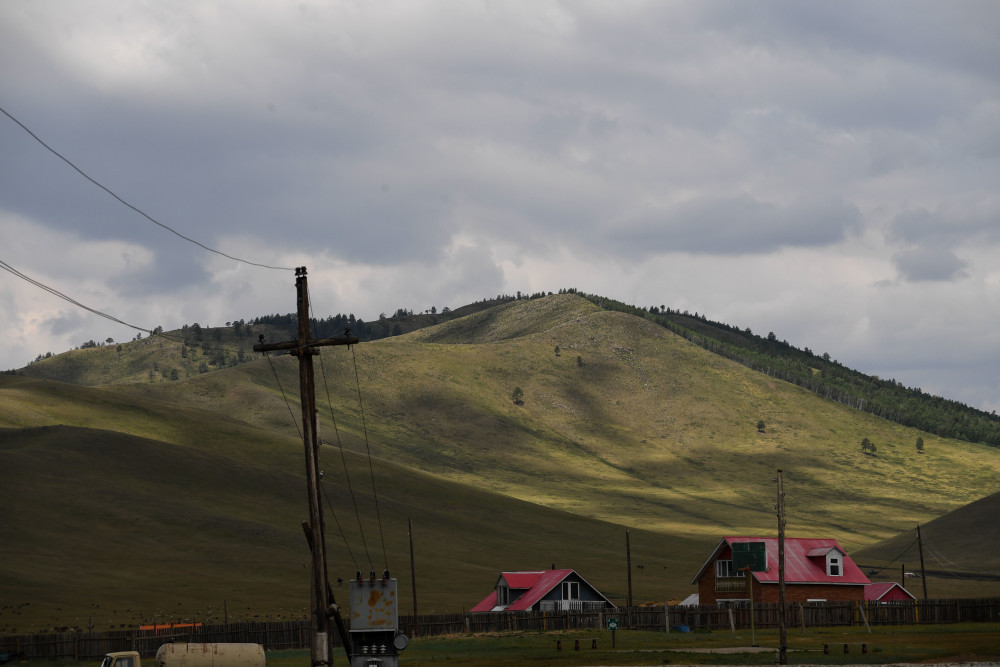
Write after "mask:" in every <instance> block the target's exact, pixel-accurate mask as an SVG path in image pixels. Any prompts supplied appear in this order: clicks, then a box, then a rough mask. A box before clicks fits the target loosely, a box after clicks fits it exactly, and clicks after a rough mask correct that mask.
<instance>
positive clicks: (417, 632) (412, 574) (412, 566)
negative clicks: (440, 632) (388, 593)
mask: <svg viewBox="0 0 1000 667" xmlns="http://www.w3.org/2000/svg"><path fill="white" fill-rule="evenodd" d="M407 523H408V524H409V529H410V530H409V532H410V581H411V582H412V583H413V624H414V625H413V636H414V637H417V636H419V635H420V617H419V616H417V565H416V563H415V562H414V560H413V519H407Z"/></svg>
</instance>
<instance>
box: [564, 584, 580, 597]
mask: <svg viewBox="0 0 1000 667" xmlns="http://www.w3.org/2000/svg"><path fill="white" fill-rule="evenodd" d="M562 599H563V600H579V599H580V582H579V581H564V582H563V583H562Z"/></svg>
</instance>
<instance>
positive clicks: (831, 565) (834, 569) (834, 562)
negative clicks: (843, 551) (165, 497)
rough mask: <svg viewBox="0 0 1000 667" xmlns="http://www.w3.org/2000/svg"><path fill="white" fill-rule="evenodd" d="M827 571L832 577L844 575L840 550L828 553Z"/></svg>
mask: <svg viewBox="0 0 1000 667" xmlns="http://www.w3.org/2000/svg"><path fill="white" fill-rule="evenodd" d="M826 573H827V574H828V575H829V576H831V577H842V576H844V565H843V563H842V562H841V558H840V552H839V551H836V550H833V551H831V552H830V553H828V554H827V555H826Z"/></svg>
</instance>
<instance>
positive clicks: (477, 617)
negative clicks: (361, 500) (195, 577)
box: [0, 598, 1000, 661]
mask: <svg viewBox="0 0 1000 667" xmlns="http://www.w3.org/2000/svg"><path fill="white" fill-rule="evenodd" d="M779 609H780V605H778V604H777V603H768V604H763V603H761V604H756V605H754V607H753V610H752V613H753V618H752V619H751V609H750V607H749V606H740V607H727V606H724V605H701V606H694V607H669V608H667V607H664V606H659V607H619V608H618V609H612V610H591V611H548V612H489V613H483V614H469V613H460V614H435V615H426V616H417V617H413V616H400V618H399V626H400V630H401V631H402V632H404V633H406V634H408V635H409V636H411V637H414V636H421V637H429V636H437V635H453V634H466V633H503V632H519V631H564V630H582V629H586V630H604V629H605V628H606V627H607V620H608V619H609V618H614V619H617V621H618V629H619V630H646V631H658V632H667V631H676V630H677V629H678V628H679V626H686V627H687V628H689V629H690V630H693V631H699V630H715V631H729V630H731V629H736V630H745V629H748V628H750V625H751V621H752V622H753V625H754V626H755V627H756V628H759V629H766V628H771V629H773V628H777V627H778V620H779V616H778V612H779ZM785 622H786V624H787V627H788V628H789V629H794V628H799V627H801V628H803V629H804V628H816V627H837V626H864V625H865V623H866V622H867V623H868V624H869V625H870V626H881V625H912V624H916V623H935V624H936V623H983V622H990V623H997V622H1000V598H980V599H947V600H918V601H913V602H892V603H888V604H878V603H872V602H869V603H857V602H825V603H821V604H808V603H790V604H788V605H786V608H785ZM310 638H311V633H310V628H309V622H308V621H273V622H272V621H267V622H254V623H229V624H227V625H199V626H196V627H190V628H184V629H183V630H178V629H169V628H166V629H160V630H156V631H153V630H143V631H140V630H112V631H109V632H79V631H78V632H61V633H53V634H34V635H19V636H6V635H0V655H7V656H8V657H9V658H11V659H26V660H36V659H45V660H51V659H59V658H71V659H74V660H86V661H96V660H100V659H101V658H102V657H103V656H104V654H105V653H109V652H112V651H138V652H139V653H140V654H141V655H143V656H152V655H154V654H155V653H156V650H157V649H158V648H159V646H160V645H161V644H165V643H168V642H173V641H187V642H237V643H243V642H246V643H254V644H261V645H263V646H264V648H265V649H266V650H268V651H276V650H283V649H301V648H308V647H309V642H310Z"/></svg>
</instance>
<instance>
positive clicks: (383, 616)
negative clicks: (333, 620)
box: [350, 572, 409, 667]
mask: <svg viewBox="0 0 1000 667" xmlns="http://www.w3.org/2000/svg"><path fill="white" fill-rule="evenodd" d="M386 575H388V572H387V573H386ZM396 591H397V582H396V580H395V579H390V578H389V577H388V576H384V577H382V578H379V579H377V578H375V576H374V573H373V576H372V577H370V578H369V579H361V578H358V579H354V580H352V581H351V616H350V633H351V645H352V647H353V651H352V655H351V667H396V666H397V665H398V664H399V652H400V651H402V650H403V649H404V648H406V645H407V644H408V643H409V640H408V639H407V638H406V636H405V635H403V634H401V633H400V632H399V596H398V595H397V594H396Z"/></svg>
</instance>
